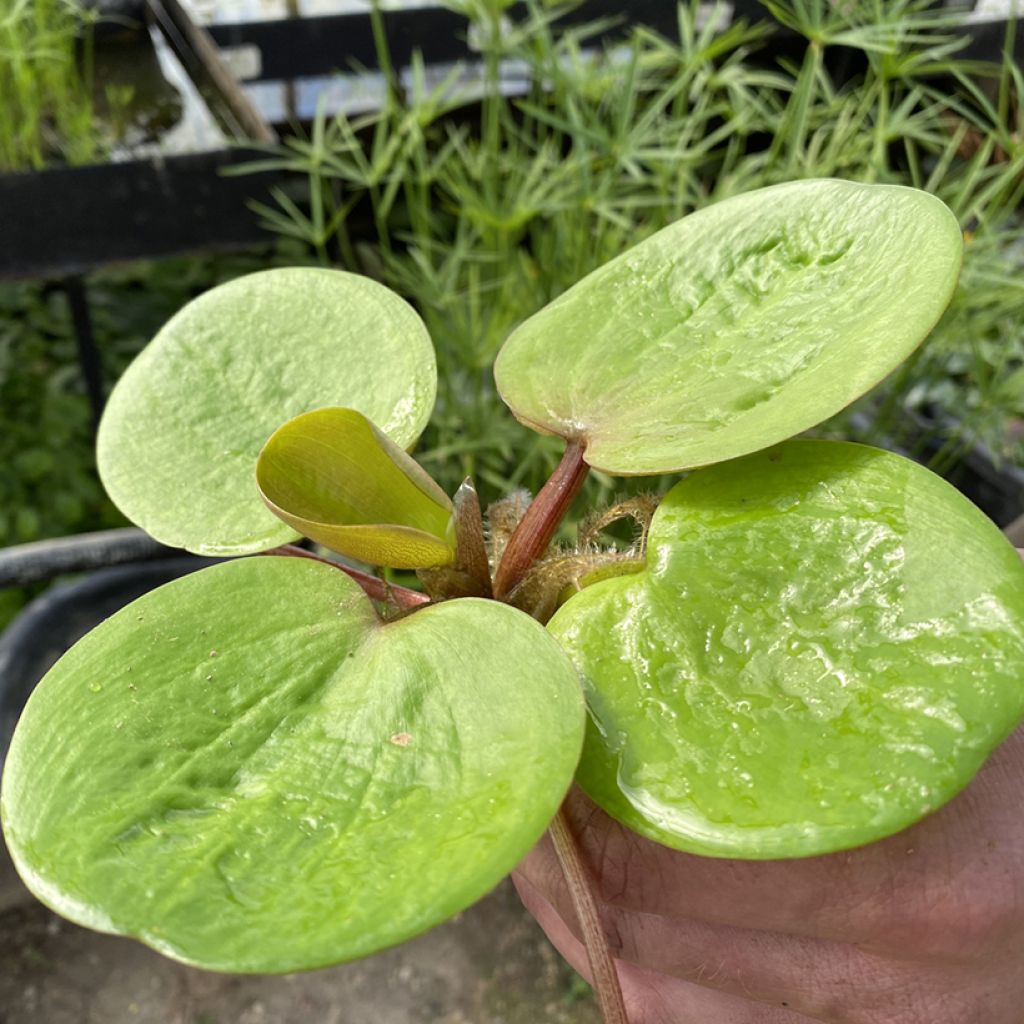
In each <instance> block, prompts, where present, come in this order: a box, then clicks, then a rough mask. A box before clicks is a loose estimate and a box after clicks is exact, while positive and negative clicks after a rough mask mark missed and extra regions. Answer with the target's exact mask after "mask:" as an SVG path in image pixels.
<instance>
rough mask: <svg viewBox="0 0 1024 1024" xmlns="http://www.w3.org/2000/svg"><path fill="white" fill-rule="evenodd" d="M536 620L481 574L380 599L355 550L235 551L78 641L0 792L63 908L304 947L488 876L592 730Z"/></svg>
mask: <svg viewBox="0 0 1024 1024" xmlns="http://www.w3.org/2000/svg"><path fill="white" fill-rule="evenodd" d="M583 717H584V713H583V701H582V697H581V694H580V689H579V682H578V680H577V678H576V674H575V672H574V670H573V668H572V665H571V664H570V663H569V660H568V659H567V658H566V656H565V655H564V653H563V652H562V651H561V650H560V649H559V647H558V645H557V644H556V643H555V642H554V640H553V639H552V638H551V637H550V636H549V635H547V634H546V633H545V632H544V629H543V628H542V627H541V626H538V625H537V623H535V622H533V621H532V620H530V619H529V618H528V617H527V616H525V615H523V614H522V613H521V612H517V611H516V610H515V609H513V608H509V607H507V606H504V605H499V604H497V603H496V602H493V601H480V600H475V599H469V600H460V601H449V602H446V603H444V604H439V605H436V606H431V607H427V608H425V609H422V610H420V611H417V612H416V613H415V614H414V615H410V616H408V617H407V618H404V619H401V620H398V621H395V622H391V623H387V624H384V623H382V622H380V621H379V620H378V619H377V617H376V615H375V614H374V611H373V607H372V606H371V604H370V602H369V601H368V600H367V599H366V597H365V595H364V594H363V593H362V592H361V591H360V590H359V588H358V587H357V586H356V585H355V584H354V583H352V582H351V581H350V580H349V579H348V578H347V577H346V576H345V575H344V574H343V573H341V572H339V571H338V570H336V569H333V568H331V567H329V566H325V565H323V564H322V563H318V562H312V561H308V560H306V559H297V558H274V557H266V558H245V559H236V560H233V561H230V562H226V563H222V564H220V565H217V566H214V567H213V568H211V569H205V570H203V571H201V572H198V573H195V574H194V575H192V576H187V577H185V578H183V579H181V580H177V581H175V582H173V583H170V584H168V585H167V586H165V587H161V588H159V589H158V590H155V591H153V592H152V593H150V594H147V595H146V596H145V597H142V598H140V599H139V600H138V601H136V602H134V603H133V604H131V605H129V606H128V607H127V608H125V609H123V610H122V611H120V612H118V613H117V614H116V615H114V616H113V617H112V618H110V619H108V620H107V621H106V622H104V623H103V624H102V625H101V626H99V627H98V628H97V629H95V630H94V631H93V632H92V633H90V634H89V635H88V636H87V637H85V639H83V640H82V641H81V642H80V643H78V644H77V645H76V646H75V647H74V648H72V650H71V651H70V652H68V654H67V655H65V656H64V658H62V659H61V661H59V662H58V663H57V665H56V666H55V667H54V668H53V669H52V670H51V671H50V673H49V674H48V675H47V676H46V678H44V679H43V681H42V682H41V683H40V684H39V686H38V687H37V688H36V690H35V692H34V693H33V694H32V697H31V699H30V700H29V702H28V706H27V707H26V710H25V713H24V715H23V717H22V720H21V722H20V723H19V724H18V728H17V730H16V731H15V734H14V739H13V742H12V745H11V750H10V754H9V756H8V758H7V764H6V769H5V772H4V776H3V788H2V795H0V814H2V818H3V827H4V835H5V838H6V840H7V845H8V848H9V849H10V851H11V855H12V857H13V858H14V861H15V864H16V865H17V868H18V871H19V873H20V874H21V876H22V878H24V879H25V881H26V882H27V884H28V885H29V887H30V888H31V889H32V891H33V892H35V893H36V895H37V896H38V897H39V898H40V899H42V900H43V901H44V902H45V903H47V904H48V905H49V906H51V907H52V908H53V909H55V910H56V911H58V912H59V913H61V914H63V915H64V916H66V917H69V918H70V919H71V920H73V921H76V922H78V923H79V924H83V925H86V926H88V927H92V928H97V929H100V930H101V931H107V932H115V933H118V934H122V935H129V936H132V937H134V938H137V939H141V940H142V941H143V942H145V943H147V944H149V945H151V946H153V947H155V948H156V949H158V950H159V951H160V952H162V953H165V954H167V955H168V956H172V957H174V958H176V959H178V960H183V961H185V962H187V963H192V964H196V965H198V966H201V967H205V968H208V969H213V970H221V971H238V972H259V973H265V972H284V971H296V970H307V969H311V968H315V967H323V966H326V965H329V964H334V963H338V962H340V961H342V960H351V959H353V958H354V957H359V956H365V955H367V954H369V953H373V952H375V951H377V950H380V949H384V948H386V947H388V946H391V945H394V944H395V943H398V942H401V941H403V940H404V939H407V938H409V937H411V936H413V935H415V934H417V933H419V932H421V931H423V930H424V929H425V928H429V927H430V926H431V925H433V924H436V923H438V922H439V921H442V920H444V919H445V918H447V917H450V916H451V915H452V914H454V913H457V912H458V911H459V910H462V909H464V908H465V907H466V906H468V905H469V904H470V903H472V902H473V901H474V900H476V899H478V898H479V897H481V896H483V895H484V894H485V893H486V892H487V891H488V890H489V889H491V888H492V887H493V886H494V885H495V884H496V883H497V882H498V881H499V880H500V879H501V878H502V877H503V876H504V875H505V874H507V873H508V872H509V871H510V870H511V869H512V868H513V867H514V866H515V865H516V863H517V862H518V861H519V860H520V859H521V858H522V857H523V856H524V855H525V854H526V852H527V851H528V850H529V849H530V847H531V846H532V845H533V844H534V843H535V842H536V841H537V839H538V838H539V837H540V836H541V834H542V833H543V831H544V829H545V827H546V826H547V824H548V822H549V821H550V819H551V817H552V816H553V815H554V813H555V811H556V810H557V808H558V806H559V803H560V802H561V800H562V798H563V796H564V794H565V791H566V789H567V788H568V786H569V783H570V780H571V779H572V774H573V770H574V768H575V765H576V761H577V759H578V757H579V751H580V744H581V741H582V736H583Z"/></svg>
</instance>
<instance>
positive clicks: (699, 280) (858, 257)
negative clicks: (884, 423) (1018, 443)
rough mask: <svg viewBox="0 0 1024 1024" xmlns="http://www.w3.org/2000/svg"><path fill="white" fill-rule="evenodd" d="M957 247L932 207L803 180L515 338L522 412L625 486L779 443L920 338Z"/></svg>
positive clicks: (938, 306)
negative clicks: (582, 448)
mask: <svg viewBox="0 0 1024 1024" xmlns="http://www.w3.org/2000/svg"><path fill="white" fill-rule="evenodd" d="M961 252H962V242H961V235H960V229H959V227H958V225H957V221H956V218H955V217H954V216H953V214H952V213H950V211H949V210H948V209H947V208H946V207H945V206H944V205H943V204H942V203H941V202H940V201H939V200H938V199H936V198H935V197H934V196H931V195H928V194H926V193H924V192H919V191H916V190H914V189H909V188H904V187H899V186H893V185H861V184H855V183H853V182H848V181H829V180H821V181H800V182H790V183H787V184H784V185H777V186H774V187H772V188H766V189H761V190H758V191H754V192H748V193H746V194H745V195H740V196H736V197H734V198H731V199H727V200H725V201H724V202H720V203H718V204H716V205H714V206H710V207H708V208H706V209H703V210H700V211H698V212H697V213H694V214H691V215H690V216H688V217H685V218H683V219H682V220H680V221H679V222H677V223H676V224H673V225H671V226H670V227H667V228H665V229H664V230H663V231H660V232H658V233H657V234H655V235H653V236H652V237H651V238H649V239H647V240H646V241H644V242H641V243H640V244H639V245H637V246H636V247H634V248H633V249H630V250H629V251H628V252H626V253H624V254H623V255H621V256H619V257H617V258H616V259H614V260H612V261H611V262H610V263H607V264H606V265H605V266H603V267H601V268H600V269H599V270H596V271H595V272H594V273H592V274H590V275H589V276H588V277H586V278H584V279H583V280H582V281H580V282H579V283H578V284H576V285H575V286H574V287H572V288H570V289H569V291H567V292H566V293H565V294H564V295H562V296H561V297H560V298H558V299H556V300H555V301H554V302H552V303H551V304H550V305H548V306H546V307H545V308H544V309H542V310H541V311H540V312H539V313H537V314H535V315H534V316H532V317H531V318H530V319H529V320H527V321H526V322H525V323H523V324H522V325H521V326H520V327H519V328H518V329H517V330H516V331H514V332H513V333H512V335H511V336H510V337H509V339H508V341H507V342H506V343H505V346H504V348H503V349H502V350H501V353H500V354H499V356H498V360H497V363H496V365H495V377H496V380H497V383H498V388H499V390H500V391H501V395H502V397H503V398H504V400H505V402H506V403H507V404H508V405H509V407H510V408H511V409H512V411H513V412H514V413H515V415H516V417H517V418H518V419H520V420H521V421H522V422H524V423H526V424H527V425H528V426H531V427H533V428H534V429H536V430H539V431H541V432H544V433H550V434H557V435H560V436H562V437H565V438H567V439H570V440H574V441H583V442H584V443H585V445H586V452H585V455H584V458H585V459H586V461H587V463H588V464H589V465H591V466H594V467H595V468H597V469H601V470H604V471H606V472H609V473H615V474H620V475H632V474H646V473H662V472H670V471H675V470H681V469H688V468H692V467H695V466H703V465H707V464H709V463H713V462H721V461H724V460H726V459H732V458H735V457H737V456H739V455H745V454H747V453H749V452H753V451H759V450H761V449H763V448H767V447H769V446H771V445H773V444H775V443H777V442H778V441H782V440H784V439H785V438H787V437H791V436H792V435H794V434H797V433H799V432H800V431H802V430H805V429H807V428H808V427H811V426H813V425H814V424H816V423H820V422H821V421H822V420H824V419H826V418H827V417H828V416H831V415H832V414H833V413H835V412H837V411H838V410H840V409H842V408H843V407H844V406H846V405H847V404H849V403H850V402H851V401H853V400H854V399H855V398H857V397H858V396H860V395H862V394H864V392H866V391H867V390H868V389H869V388H871V387H872V386H873V385H875V384H876V383H878V381H880V380H881V379H882V378H883V377H885V376H886V374H888V373H889V371H890V370H892V369H893V368H894V367H896V366H898V365H899V363H901V362H902V361H903V360H904V359H905V358H906V357H907V356H908V355H909V354H910V352H911V351H912V350H913V349H914V348H915V347H916V346H917V345H918V344H919V343H920V342H921V341H922V340H923V339H924V337H925V336H926V335H927V334H928V332H929V331H930V330H931V329H932V327H933V326H934V325H935V322H936V321H937V320H938V318H939V316H940V315H941V313H942V311H943V310H944V309H945V307H946V305H947V303H948V302H949V300H950V297H951V296H952V294H953V289H954V287H955V285H956V281H957V276H958V273H959V269H960V261H961Z"/></svg>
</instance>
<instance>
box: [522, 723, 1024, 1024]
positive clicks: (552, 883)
mask: <svg viewBox="0 0 1024 1024" xmlns="http://www.w3.org/2000/svg"><path fill="white" fill-rule="evenodd" d="M1022 780H1024V727H1022V728H1021V729H1018V730H1017V732H1015V733H1014V734H1013V735H1012V736H1011V737H1010V738H1009V739H1008V740H1007V741H1006V743H1004V744H1003V745H1002V746H1001V747H1000V748H999V749H998V750H997V751H996V752H995V753H994V754H993V755H992V757H991V758H990V759H989V761H988V762H987V763H986V765H985V766H984V767H983V768H982V770H981V772H980V773H979V774H978V776H977V777H976V778H975V779H974V781H973V782H972V783H971V784H970V785H969V786H968V787H967V788H966V789H965V790H964V791H963V792H962V793H961V794H960V795H959V796H957V797H956V798H954V799H953V800H952V801H951V802H950V803H948V804H947V805H946V806H945V807H944V808H942V809H941V810H939V811H938V812H937V813H935V814H933V815H932V816H930V817H929V818H926V819H925V820H924V821H921V822H919V823H918V824H917V825H915V826H913V827H912V828H909V829H907V830H906V831H903V832H901V833H899V834H898V835H895V836H892V837H890V838H888V839H885V840H882V841H880V842H877V843H873V844H871V845H869V846H865V847H862V848H860V849H858V850H851V851H847V852H843V853H834V854H829V855H827V856H823V857H812V858H808V859H804V860H785V861H739V860H721V859H712V858H707V857H698V856H693V855H690V854H684V853H679V852H677V851H674V850H670V849H667V848H666V847H662V846H659V845H658V844H655V843H652V842H650V841H648V840H646V839H643V838H642V837H640V836H638V835H636V834H635V833H633V832H631V831H630V830H629V829H627V828H625V827H623V826H621V825H619V824H617V823H616V822H614V821H612V820H611V819H610V818H609V817H608V816H607V815H606V814H604V812H603V811H601V810H600V809H599V808H597V807H596V806H595V805H594V804H593V803H592V802H591V801H590V800H588V799H587V797H586V796H584V795H583V794H582V793H581V792H579V791H577V790H574V791H573V793H572V794H571V795H570V798H569V800H568V803H567V812H568V820H569V823H570V827H571V829H572V832H573V834H574V835H575V836H576V840H577V843H578V845H579V847H580V851H581V855H582V858H583V860H584V863H585V864H586V865H587V867H588V870H589V872H590V874H591V877H592V879H593V885H594V890H595V898H596V899H597V901H598V910H599V913H600V915H601V918H602V922H603V924H604V927H605V931H606V933H607V935H608V939H609V943H610V945H611V951H612V954H613V956H615V957H616V966H617V968H618V971H619V978H620V981H621V984H622V988H623V995H624V998H625V1001H626V1006H627V1008H628V1011H629V1015H630V1024H807V1021H808V1020H810V1021H819V1022H827V1024H1020V1022H1021V1021H1022V1020H1024V785H1022V784H1021V782H1022ZM513 879H514V881H515V884H516V888H517V889H518V890H519V894H520V896H521V898H522V900H523V902H524V903H525V904H526V907H527V908H528V909H529V910H530V912H531V913H532V914H533V915H534V917H536V918H537V920H538V922H539V923H540V925H541V927H542V928H543V929H544V931H545V932H546V933H547V935H548V937H549V938H550V939H551V941H552V942H553V943H554V944H555V946H556V947H557V948H558V949H559V951H560V952H561V953H562V954H563V956H565V958H566V959H567V960H568V961H569V962H570V963H571V964H572V965H573V966H574V967H575V968H576V969H577V970H578V971H579V972H580V973H581V974H583V975H584V976H585V977H588V978H589V967H588V965H587V956H586V951H585V949H584V947H583V945H582V944H581V942H580V938H579V932H578V930H577V923H576V915H575V913H574V911H573V908H572V904H571V901H570V900H569V896H568V892H567V889H566V887H565V884H564V881H563V878H562V873H561V869H560V867H559V864H558V861H557V859H556V857H555V853H554V850H553V847H552V845H551V841H550V839H549V838H548V837H545V838H544V840H543V841H542V842H541V843H540V844H539V845H538V846H537V847H536V848H535V849H534V850H533V851H532V852H531V853H530V855H529V856H528V857H527V858H526V860H525V861H524V862H523V863H522V864H521V865H520V867H519V868H518V870H517V871H516V873H515V874H514V876H513Z"/></svg>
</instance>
